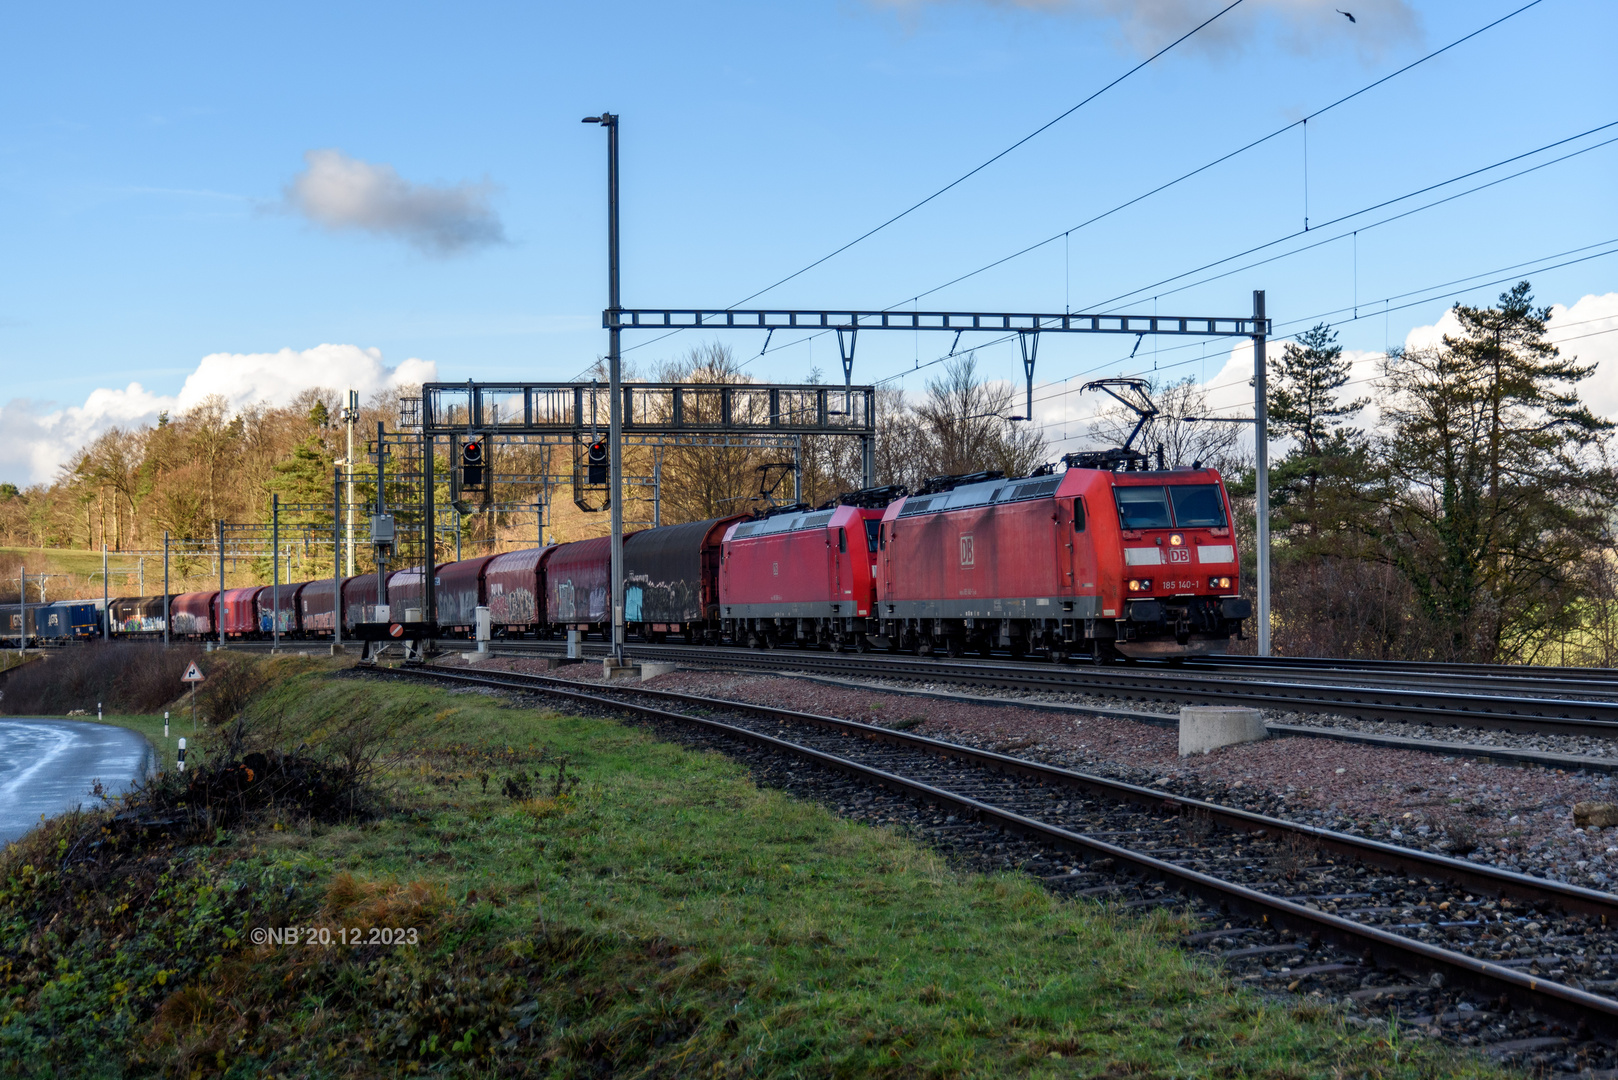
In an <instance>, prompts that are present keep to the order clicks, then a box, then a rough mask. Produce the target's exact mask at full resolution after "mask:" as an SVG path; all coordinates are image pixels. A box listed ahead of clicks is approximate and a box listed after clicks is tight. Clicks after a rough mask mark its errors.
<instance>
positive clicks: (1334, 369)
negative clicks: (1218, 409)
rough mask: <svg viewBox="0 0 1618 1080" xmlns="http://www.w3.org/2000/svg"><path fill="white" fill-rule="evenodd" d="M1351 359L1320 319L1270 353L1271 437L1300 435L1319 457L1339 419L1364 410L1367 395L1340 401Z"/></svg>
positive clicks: (1300, 442)
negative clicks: (1276, 353)
mask: <svg viewBox="0 0 1618 1080" xmlns="http://www.w3.org/2000/svg"><path fill="white" fill-rule="evenodd" d="M1348 374H1349V362H1348V361H1347V360H1344V359H1343V347H1342V346H1341V345H1339V344H1337V331H1335V330H1333V329H1332V328H1331V327H1329V326H1327V325H1326V324H1325V323H1317V324H1315V326H1314V327H1312V328H1311V329H1308V330H1305V331H1304V332H1303V333H1301V334H1299V335H1298V337H1297V340H1296V341H1289V342H1287V343H1286V344H1285V345H1283V346H1282V348H1281V355H1279V356H1272V357H1271V358H1270V383H1269V401H1268V406H1269V424H1270V436H1271V438H1282V439H1296V440H1297V441H1298V445H1299V447H1300V448H1301V449H1302V450H1303V452H1304V453H1305V454H1308V455H1309V456H1311V457H1318V456H1320V454H1321V451H1322V449H1323V447H1324V444H1325V442H1326V440H1327V439H1328V438H1330V437H1331V435H1332V433H1333V432H1334V431H1335V430H1338V429H1340V428H1341V426H1342V425H1341V424H1340V423H1338V421H1342V420H1346V419H1347V418H1348V417H1350V416H1353V415H1354V414H1356V413H1358V412H1359V411H1360V410H1361V409H1363V408H1365V406H1366V405H1367V404H1368V403H1369V402H1368V400H1367V399H1366V398H1358V399H1356V400H1354V401H1339V400H1338V397H1337V391H1339V390H1341V389H1342V388H1343V386H1344V385H1346V384H1347V382H1348Z"/></svg>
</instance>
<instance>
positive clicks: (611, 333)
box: [582, 112, 624, 661]
mask: <svg viewBox="0 0 1618 1080" xmlns="http://www.w3.org/2000/svg"><path fill="white" fill-rule="evenodd" d="M582 122H583V123H586V124H600V125H601V126H602V127H604V128H606V129H607V314H608V319H607V380H608V383H607V384H608V388H609V390H608V393H609V395H610V398H611V408H610V411H609V412H608V443H609V457H608V462H609V474H608V484H609V486H610V489H611V494H610V496H609V497H610V499H611V500H612V658H613V659H614V660H617V661H622V660H623V658H624V510H623V502H624V500H623V476H624V463H623V456H624V455H623V418H622V416H621V415H620V413H621V410H622V408H623V387H622V380H621V377H620V376H621V372H620V368H621V366H622V365H621V363H620V361H621V355H620V352H619V347H618V339H619V336H620V333H621V331H620V330H619V329H618V117H617V116H616V115H615V114H613V113H609V112H604V113H602V114H601V115H600V116H586V117H585V118H584V120H583V121H582Z"/></svg>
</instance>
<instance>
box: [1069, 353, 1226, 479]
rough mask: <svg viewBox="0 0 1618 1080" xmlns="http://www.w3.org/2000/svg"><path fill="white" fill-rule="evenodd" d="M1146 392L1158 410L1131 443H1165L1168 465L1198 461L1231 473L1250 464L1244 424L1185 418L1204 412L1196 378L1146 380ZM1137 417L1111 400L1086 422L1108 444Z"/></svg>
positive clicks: (1120, 438)
mask: <svg viewBox="0 0 1618 1080" xmlns="http://www.w3.org/2000/svg"><path fill="white" fill-rule="evenodd" d="M1146 392H1147V395H1148V396H1149V397H1150V398H1151V399H1152V402H1153V404H1155V405H1156V406H1157V409H1158V414H1157V416H1155V417H1153V418H1152V419H1150V420H1148V421H1146V424H1145V426H1143V427H1142V428H1141V431H1140V434H1139V435H1137V436H1136V437H1135V442H1134V444H1133V445H1134V447H1135V449H1137V450H1140V451H1143V452H1145V453H1148V454H1150V455H1152V457H1153V459H1154V463H1155V459H1156V456H1157V448H1158V447H1160V446H1161V447H1162V448H1163V463H1164V464H1165V465H1166V466H1168V467H1169V468H1171V469H1178V468H1182V467H1185V466H1191V465H1196V464H1199V463H1200V464H1202V465H1203V466H1205V467H1208V468H1214V469H1218V470H1219V471H1220V472H1222V473H1225V474H1227V475H1234V474H1236V473H1238V472H1241V471H1243V470H1244V469H1246V468H1248V467H1249V466H1250V465H1251V461H1252V458H1251V455H1250V454H1249V453H1248V451H1247V450H1246V449H1245V448H1244V447H1243V445H1242V438H1241V435H1242V430H1241V429H1242V425H1240V424H1232V423H1225V422H1223V421H1210V420H1201V421H1199V422H1194V423H1188V422H1186V421H1185V420H1184V418H1185V417H1188V416H1192V417H1204V416H1207V415H1208V397H1207V394H1206V392H1205V391H1204V390H1203V388H1202V387H1201V386H1200V385H1199V384H1198V383H1197V380H1196V379H1195V378H1190V377H1187V378H1185V379H1181V380H1180V381H1179V382H1172V383H1165V384H1159V383H1154V382H1152V381H1150V380H1148V381H1147V384H1146ZM1139 419H1140V418H1139V417H1138V416H1137V415H1136V414H1135V413H1133V412H1131V411H1130V410H1129V409H1126V408H1125V407H1124V406H1122V405H1119V404H1112V405H1109V406H1108V407H1107V408H1104V409H1102V410H1101V412H1099V413H1097V414H1096V417H1095V419H1094V420H1092V421H1091V423H1090V436H1091V438H1092V439H1093V440H1095V441H1096V442H1098V443H1101V444H1104V445H1106V446H1122V445H1123V442H1124V440H1125V439H1126V438H1128V437H1129V433H1130V432H1131V431H1133V430H1134V428H1135V424H1136V422H1137V421H1138V420H1139Z"/></svg>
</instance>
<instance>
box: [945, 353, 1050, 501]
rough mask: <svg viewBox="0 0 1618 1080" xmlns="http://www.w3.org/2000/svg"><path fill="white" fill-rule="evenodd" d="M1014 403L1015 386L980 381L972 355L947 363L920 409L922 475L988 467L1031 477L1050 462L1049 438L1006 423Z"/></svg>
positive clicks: (1029, 426) (1036, 431)
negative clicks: (1048, 452)
mask: <svg viewBox="0 0 1618 1080" xmlns="http://www.w3.org/2000/svg"><path fill="white" fill-rule="evenodd" d="M1015 401H1016V393H1015V391H1014V390H1013V389H1012V388H1011V387H1010V386H1008V385H1006V384H1005V383H991V382H988V381H986V380H984V379H980V378H979V377H978V369H977V360H976V358H975V357H974V356H973V354H971V353H966V354H965V355H963V356H958V357H956V358H955V359H953V360H951V361H950V362H949V363H948V364H946V365H944V374H943V375H941V376H940V377H938V378H937V379H933V380H931V381H930V382H928V384H927V396H926V397H925V398H923V399H922V401H921V402H920V403H919V404H918V405H917V406H916V407H915V422H916V424H917V425H918V428H919V440H918V442H919V444H920V445H919V447H918V449H919V451H920V455H921V456H920V459H919V460H918V461H917V462H916V465H917V466H919V468H918V469H917V472H918V474H919V477H925V476H958V475H960V474H962V473H973V472H981V471H983V470H985V469H998V470H999V471H1001V472H1003V473H1005V474H1006V475H1007V476H1026V475H1027V474H1028V473H1029V471H1031V470H1032V469H1033V468H1034V467H1035V466H1036V465H1039V464H1040V463H1041V462H1043V461H1044V460H1045V452H1046V445H1045V437H1044V436H1043V435H1041V434H1040V433H1039V430H1038V429H1037V428H1034V427H1032V426H1031V423H1030V424H1028V426H1023V427H1018V426H1016V425H1014V424H1012V423H1010V422H1009V421H1007V420H1006V418H1005V417H1006V414H1007V413H1008V412H1009V411H1010V410H1011V409H1012V408H1013V407H1014V405H1015ZM919 477H918V478H919Z"/></svg>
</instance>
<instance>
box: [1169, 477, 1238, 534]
mask: <svg viewBox="0 0 1618 1080" xmlns="http://www.w3.org/2000/svg"><path fill="white" fill-rule="evenodd" d="M1169 498H1170V499H1171V500H1173V502H1174V523H1175V524H1176V525H1178V526H1179V527H1180V528H1182V529H1219V528H1223V527H1224V525H1225V503H1224V500H1223V499H1221V498H1220V497H1219V486H1218V485H1217V484H1176V485H1175V486H1173V487H1171V488H1169Z"/></svg>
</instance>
